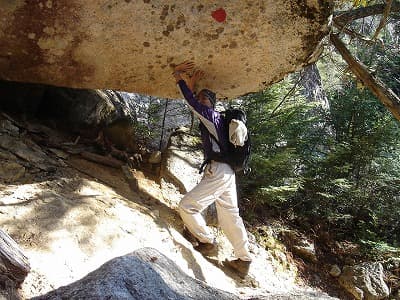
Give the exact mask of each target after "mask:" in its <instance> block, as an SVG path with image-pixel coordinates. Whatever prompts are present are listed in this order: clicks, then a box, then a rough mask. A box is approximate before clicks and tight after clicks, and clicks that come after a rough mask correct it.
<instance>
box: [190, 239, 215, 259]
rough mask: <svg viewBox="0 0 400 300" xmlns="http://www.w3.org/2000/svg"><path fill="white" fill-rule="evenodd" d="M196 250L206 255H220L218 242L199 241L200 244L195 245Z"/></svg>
mask: <svg viewBox="0 0 400 300" xmlns="http://www.w3.org/2000/svg"><path fill="white" fill-rule="evenodd" d="M193 248H194V249H195V250H197V251H199V252H200V253H201V254H203V255H204V256H217V255H218V245H217V242H215V241H214V242H213V243H202V242H200V241H199V242H198V245H197V246H195V247H193Z"/></svg>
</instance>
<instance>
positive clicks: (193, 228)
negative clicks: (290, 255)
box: [172, 62, 252, 276]
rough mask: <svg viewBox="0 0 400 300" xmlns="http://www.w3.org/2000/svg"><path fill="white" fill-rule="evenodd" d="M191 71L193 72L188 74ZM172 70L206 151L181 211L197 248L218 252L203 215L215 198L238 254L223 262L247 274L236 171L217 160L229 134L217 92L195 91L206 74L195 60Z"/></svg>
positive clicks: (247, 256) (207, 252) (247, 257)
mask: <svg viewBox="0 0 400 300" xmlns="http://www.w3.org/2000/svg"><path fill="white" fill-rule="evenodd" d="M190 72H192V73H193V74H192V76H189V74H188V73H190ZM172 74H173V76H174V78H175V79H176V83H177V85H178V86H179V88H180V90H181V92H182V94H183V96H184V97H185V99H186V101H187V103H188V104H189V107H190V108H191V110H192V111H193V112H194V114H195V115H196V116H197V117H198V118H199V119H200V131H201V138H202V143H203V151H204V156H205V161H207V165H206V168H205V169H204V176H203V178H202V180H201V181H200V182H199V183H198V185H197V186H196V187H194V188H193V189H192V190H191V191H189V192H188V193H187V194H186V195H185V196H184V197H183V198H182V200H181V202H180V203H179V213H180V215H181V218H182V220H183V222H184V223H185V226H186V227H187V229H188V230H189V231H190V233H191V234H192V235H193V236H194V237H196V239H197V240H198V246H196V247H195V249H196V250H198V251H199V252H201V253H202V254H203V255H206V256H211V255H216V253H217V251H218V247H217V244H216V240H215V237H214V235H213V233H212V231H211V229H210V228H209V227H208V226H207V225H206V222H205V220H204V218H203V216H202V215H201V212H202V211H203V210H204V209H206V208H207V207H208V206H209V205H211V204H212V203H214V202H215V204H216V208H217V214H218V222H219V225H220V226H221V228H222V230H223V231H224V233H225V235H226V236H227V238H228V239H229V241H230V242H231V244H232V246H233V250H234V254H235V257H236V259H234V260H226V261H225V262H224V265H227V266H228V267H231V268H233V269H235V270H236V271H238V272H239V275H244V276H245V275H247V273H248V270H249V267H250V263H251V260H252V258H251V255H250V253H249V249H248V244H249V243H248V237H247V232H246V230H245V228H244V224H243V220H242V218H241V217H240V216H239V208H238V203H237V193H236V179H235V172H234V171H233V169H232V168H231V167H230V166H229V165H228V164H227V163H224V162H221V161H218V156H220V157H221V156H223V153H224V150H226V149H225V148H226V147H227V143H228V141H227V136H228V135H227V133H226V132H225V130H226V129H225V126H224V120H223V117H222V115H221V114H220V113H219V112H217V111H216V110H215V109H214V108H215V103H216V94H215V93H214V92H212V91H210V90H208V89H203V90H201V91H200V92H199V93H198V94H197V95H195V94H194V86H195V84H196V82H197V81H198V80H199V79H201V78H203V77H204V75H205V74H204V72H203V71H201V70H199V69H197V70H194V63H193V62H184V63H181V64H179V65H177V66H176V67H175V68H174V72H173V73H172ZM184 78H186V80H187V81H188V82H186V81H185V80H184ZM210 132H211V133H213V134H214V136H217V137H218V143H216V141H215V140H214V138H211V136H210ZM218 144H219V145H221V148H222V149H220V147H219V146H218ZM221 154H222V155H221Z"/></svg>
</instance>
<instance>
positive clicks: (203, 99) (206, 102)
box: [197, 92, 212, 108]
mask: <svg viewBox="0 0 400 300" xmlns="http://www.w3.org/2000/svg"><path fill="white" fill-rule="evenodd" d="M197 98H198V100H199V102H200V103H201V104H203V105H205V106H208V107H211V108H212V103H211V101H210V100H209V99H208V98H207V96H206V95H204V93H203V92H200V93H199V94H198V96H197Z"/></svg>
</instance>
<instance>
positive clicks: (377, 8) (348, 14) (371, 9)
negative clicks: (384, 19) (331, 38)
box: [334, 1, 400, 24]
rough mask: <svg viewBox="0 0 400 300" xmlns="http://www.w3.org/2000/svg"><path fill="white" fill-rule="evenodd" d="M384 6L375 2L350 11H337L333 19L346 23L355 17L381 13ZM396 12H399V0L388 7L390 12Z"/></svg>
mask: <svg viewBox="0 0 400 300" xmlns="http://www.w3.org/2000/svg"><path fill="white" fill-rule="evenodd" d="M385 8H386V5H385V4H376V5H371V6H367V7H360V8H357V9H354V10H350V11H342V12H337V13H335V15H334V20H335V22H337V23H341V24H347V23H350V22H352V21H354V20H357V19H361V18H365V17H369V16H374V15H380V14H383V13H384V11H385ZM398 12H400V2H398V1H394V2H393V3H392V5H391V7H390V13H398Z"/></svg>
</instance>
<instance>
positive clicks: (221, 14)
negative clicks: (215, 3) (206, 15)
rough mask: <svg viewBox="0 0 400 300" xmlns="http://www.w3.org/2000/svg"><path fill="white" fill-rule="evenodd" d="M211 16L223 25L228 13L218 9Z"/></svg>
mask: <svg viewBox="0 0 400 300" xmlns="http://www.w3.org/2000/svg"><path fill="white" fill-rule="evenodd" d="M211 16H212V17H213V18H214V20H215V21H217V22H220V23H222V22H224V21H225V20H226V11H225V9H223V8H218V9H217V10H214V11H213V12H212V13H211Z"/></svg>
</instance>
